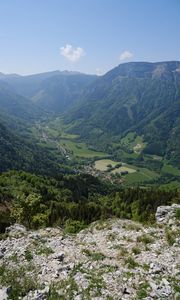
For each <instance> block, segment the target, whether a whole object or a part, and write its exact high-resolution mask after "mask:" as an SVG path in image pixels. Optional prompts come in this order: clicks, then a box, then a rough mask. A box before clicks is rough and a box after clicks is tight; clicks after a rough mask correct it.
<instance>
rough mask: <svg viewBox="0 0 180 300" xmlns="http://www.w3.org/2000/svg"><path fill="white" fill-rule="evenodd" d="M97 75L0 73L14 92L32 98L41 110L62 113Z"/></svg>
mask: <svg viewBox="0 0 180 300" xmlns="http://www.w3.org/2000/svg"><path fill="white" fill-rule="evenodd" d="M96 78H97V76H95V75H86V74H81V73H79V72H69V71H62V72H60V71H53V72H47V73H42V74H35V75H29V76H18V75H16V76H15V75H14V76H13V75H12V76H11V75H4V77H3V75H0V80H3V81H4V82H5V83H7V84H8V85H9V87H11V88H12V89H13V90H14V92H15V93H17V94H19V95H21V96H23V97H26V98H28V99H30V100H32V102H33V103H35V104H37V105H38V106H39V107H41V108H42V109H43V110H47V111H50V112H56V113H62V112H64V111H65V110H66V109H67V108H69V107H70V106H71V105H72V104H74V103H75V102H76V101H78V100H79V98H80V96H81V93H82V92H83V90H84V89H85V88H86V86H88V85H89V84H90V83H92V82H93V81H94V80H95V79H96Z"/></svg>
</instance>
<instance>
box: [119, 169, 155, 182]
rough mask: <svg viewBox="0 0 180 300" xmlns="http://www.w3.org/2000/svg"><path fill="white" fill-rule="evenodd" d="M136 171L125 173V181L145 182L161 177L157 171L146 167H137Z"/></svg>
mask: <svg viewBox="0 0 180 300" xmlns="http://www.w3.org/2000/svg"><path fill="white" fill-rule="evenodd" d="M136 169H137V172H136V173H131V174H130V172H129V174H127V175H125V176H124V178H125V181H126V183H127V184H134V183H143V182H145V181H151V180H153V179H156V178H158V177H159V174H158V173H156V172H155V171H151V170H148V169H146V168H136Z"/></svg>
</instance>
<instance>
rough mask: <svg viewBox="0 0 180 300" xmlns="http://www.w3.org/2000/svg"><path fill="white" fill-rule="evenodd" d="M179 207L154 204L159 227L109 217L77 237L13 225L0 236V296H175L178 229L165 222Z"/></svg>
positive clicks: (129, 299) (130, 299) (95, 299)
mask: <svg viewBox="0 0 180 300" xmlns="http://www.w3.org/2000/svg"><path fill="white" fill-rule="evenodd" d="M177 209H179V205H172V206H168V207H164V206H163V207H159V208H158V210H157V214H156V218H157V221H158V224H162V226H153V227H151V226H149V227H147V226H146V227H144V226H143V225H142V224H139V223H136V222H133V221H130V220H121V219H109V220H105V221H97V222H94V223H92V224H91V225H89V227H88V228H86V229H84V230H82V231H81V232H79V233H78V234H76V235H67V234H65V233H64V232H63V230H62V229H61V228H46V229H39V230H37V231H27V230H26V228H25V227H24V226H21V225H19V224H15V225H13V226H11V227H10V228H8V229H7V233H8V237H7V238H6V239H4V240H0V253H1V254H0V300H6V299H14V298H13V297H14V295H16V298H15V299H19V300H20V299H23V300H38V299H39V300H46V299H57V300H58V299H67V300H70V299H75V300H83V299H87V300H88V299H92V300H103V299H105V300H107V299H113V300H120V299H121V300H134V299H146V300H153V299H163V300H174V299H179V298H178V297H179V296H180V294H179V292H178V291H179V288H178V280H179V278H178V277H179V261H180V250H179V245H178V243H177V242H176V234H178V229H177V226H169V225H168V224H169V222H170V223H171V222H173V224H175V221H177V220H176V211H177ZM167 229H168V230H169V231H167ZM176 229H177V231H176ZM172 238H173V239H174V240H172Z"/></svg>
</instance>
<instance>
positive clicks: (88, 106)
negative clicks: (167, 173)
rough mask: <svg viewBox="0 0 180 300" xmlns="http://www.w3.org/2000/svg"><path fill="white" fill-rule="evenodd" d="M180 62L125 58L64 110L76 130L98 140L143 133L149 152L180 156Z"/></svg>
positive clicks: (89, 138)
mask: <svg viewBox="0 0 180 300" xmlns="http://www.w3.org/2000/svg"><path fill="white" fill-rule="evenodd" d="M179 115H180V63H179V62H162V63H141V62H140V63H127V64H121V65H119V66H118V67H116V68H115V69H113V70H111V71H110V72H108V73H107V74H105V75H104V76H102V77H100V78H98V79H97V80H96V81H95V82H94V83H92V84H91V85H90V86H89V87H88V88H87V89H86V91H85V92H84V94H83V96H82V98H81V101H80V102H79V104H78V105H76V107H75V108H73V109H72V110H71V112H70V113H68V114H67V115H66V116H65V122H67V123H72V124H74V125H73V127H71V130H70V131H71V132H73V133H76V134H80V135H81V137H82V138H84V139H86V140H90V142H91V143H93V141H98V140H99V141H100V142H101V141H104V140H105V139H106V140H108V139H111V138H112V137H113V136H116V137H122V136H125V134H126V133H127V132H129V131H136V133H137V134H139V135H143V137H144V141H145V142H146V143H147V146H146V148H145V150H144V151H145V153H149V154H156V155H162V156H165V157H166V158H168V159H170V160H171V161H172V162H173V163H174V164H176V163H178V162H179V158H178V156H179V142H178V141H179V140H180V136H179V128H180V120H179Z"/></svg>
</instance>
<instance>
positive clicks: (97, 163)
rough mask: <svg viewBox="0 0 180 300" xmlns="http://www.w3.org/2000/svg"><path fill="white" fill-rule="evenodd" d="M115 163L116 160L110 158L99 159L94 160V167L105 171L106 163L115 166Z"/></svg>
mask: <svg viewBox="0 0 180 300" xmlns="http://www.w3.org/2000/svg"><path fill="white" fill-rule="evenodd" d="M117 164H118V162H117V161H113V160H111V159H101V160H96V161H95V168H96V169H97V170H99V171H106V170H107V169H108V165H111V166H112V167H115V166H116V165H117Z"/></svg>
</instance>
